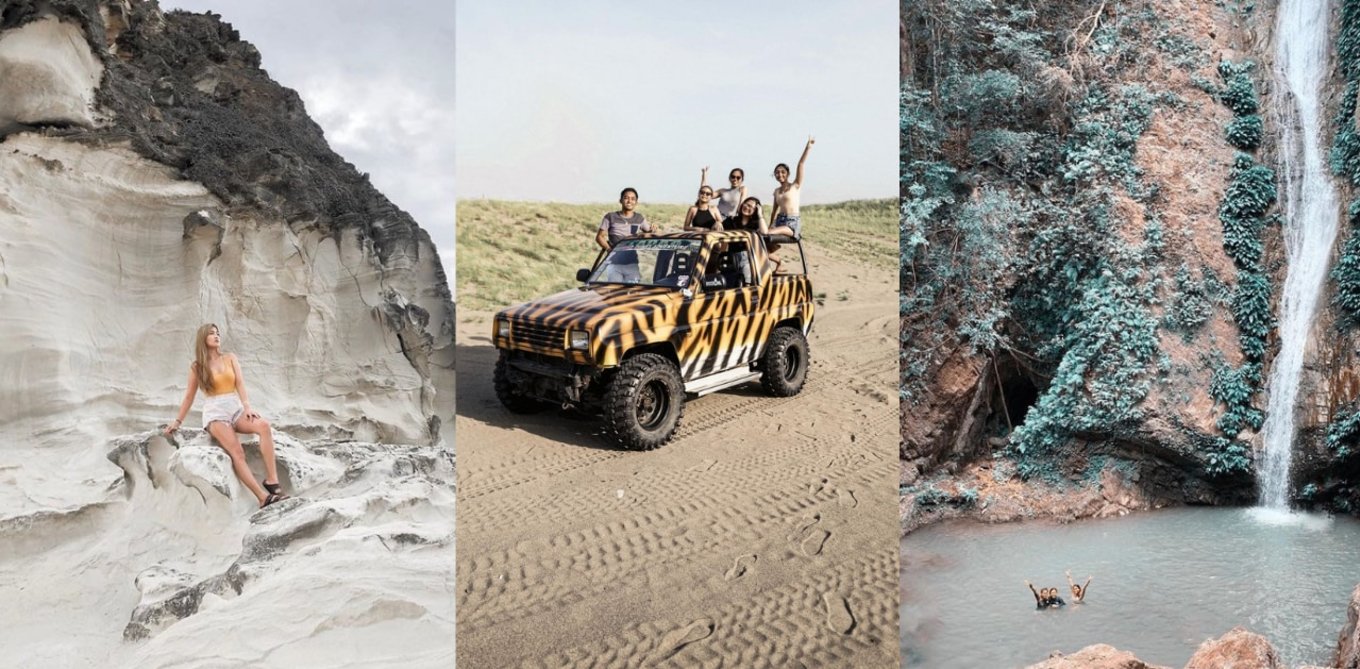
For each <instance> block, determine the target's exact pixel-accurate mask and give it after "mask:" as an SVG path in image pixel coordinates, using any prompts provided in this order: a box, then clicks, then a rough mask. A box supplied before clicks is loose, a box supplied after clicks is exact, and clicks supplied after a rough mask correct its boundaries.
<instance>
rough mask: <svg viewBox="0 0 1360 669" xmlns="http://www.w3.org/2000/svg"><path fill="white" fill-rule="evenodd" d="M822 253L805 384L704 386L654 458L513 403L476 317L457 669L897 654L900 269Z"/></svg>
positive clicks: (851, 659) (463, 330) (775, 661)
mask: <svg viewBox="0 0 1360 669" xmlns="http://www.w3.org/2000/svg"><path fill="white" fill-rule="evenodd" d="M810 258H811V263H812V276H813V283H814V287H815V291H816V292H817V293H825V294H826V296H827V298H826V301H825V304H824V305H822V306H820V307H819V308H818V311H817V315H816V321H815V322H814V325H813V328H812V335H811V338H810V343H811V351H812V359H813V362H812V368H811V370H810V373H809V377H808V384H807V386H806V387H805V388H804V390H803V392H802V393H800V394H799V395H797V396H795V397H791V398H782V399H781V398H771V397H767V396H765V395H763V394H762V392H761V390H760V388H759V384H748V385H745V386H742V387H738V388H734V389H731V390H728V391H724V392H721V393H716V394H713V395H708V396H705V397H703V398H700V399H698V400H693V401H691V402H690V403H689V404H688V405H687V407H686V410H685V415H684V418H683V421H682V424H681V428H680V433H679V435H678V436H677V437H676V439H675V440H674V441H673V442H671V443H670V444H667V445H666V446H664V447H663V448H661V449H659V450H657V451H653V452H649V453H638V452H630V451H622V450H617V449H616V448H614V447H613V446H611V445H610V444H609V443H608V442H606V441H605V439H604V438H603V437H602V436H601V435H599V434H598V431H599V425H598V423H597V422H595V421H594V420H592V419H590V418H586V417H582V416H578V415H576V414H574V413H570V412H563V411H548V412H544V413H542V414H538V415H533V416H515V415H513V414H511V413H509V412H508V411H506V410H505V409H504V408H502V407H501V406H500V404H499V403H498V402H497V401H496V398H495V395H494V393H493V392H492V387H491V372H492V367H493V365H494V363H495V359H496V350H495V348H494V347H493V346H492V345H491V343H490V340H489V337H488V336H487V335H488V333H489V330H490V325H489V323H490V316H491V315H490V314H489V313H464V314H460V316H461V317H460V319H459V326H458V356H457V358H458V359H457V365H458V381H457V382H458V392H457V395H458V420H457V430H458V459H459V462H458V558H457V560H458V565H457V566H458V570H457V575H456V583H457V588H458V606H457V616H458V646H457V649H458V666H460V667H474V668H475V667H496V666H643V665H645V666H700V665H702V666H729V667H730V666H742V667H756V666H773V667H798V666H808V667H828V666H833V667H834V666H854V667H896V666H898V657H897V617H898V616H897V609H898V602H897V597H898V595H897V523H896V520H895V519H896V516H897V512H896V508H897V489H896V485H895V484H896V481H897V466H898V463H897V441H898V439H897V434H896V432H897V430H896V426H897V413H898V412H897V404H898V403H897V397H896V392H895V384H896V378H897V377H896V374H897V280H896V276H895V275H893V273H892V272H891V271H883V270H872V269H869V268H866V267H864V266H861V265H859V264H857V263H852V262H849V261H845V260H842V259H839V258H833V257H819V255H818V254H817V251H816V249H812V250H811V251H810Z"/></svg>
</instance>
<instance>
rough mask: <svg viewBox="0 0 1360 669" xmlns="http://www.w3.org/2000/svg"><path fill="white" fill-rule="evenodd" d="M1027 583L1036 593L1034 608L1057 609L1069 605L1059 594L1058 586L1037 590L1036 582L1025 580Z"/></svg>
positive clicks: (1031, 590) (1030, 589)
mask: <svg viewBox="0 0 1360 669" xmlns="http://www.w3.org/2000/svg"><path fill="white" fill-rule="evenodd" d="M1025 585H1027V586H1029V591H1030V592H1032V593H1034V604H1035V607H1034V608H1037V609H1056V608H1058V607H1061V606H1067V602H1064V601H1063V599H1062V597H1059V596H1058V589H1057V588H1044V589H1043V590H1035V589H1034V584H1033V583H1030V582H1029V581H1025Z"/></svg>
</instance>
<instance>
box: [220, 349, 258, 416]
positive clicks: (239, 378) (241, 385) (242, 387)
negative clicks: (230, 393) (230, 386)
mask: <svg viewBox="0 0 1360 669" xmlns="http://www.w3.org/2000/svg"><path fill="white" fill-rule="evenodd" d="M227 359H228V360H231V371H233V372H236V395H237V396H238V397H240V398H241V407H242V408H244V409H245V414H243V415H244V416H245V417H246V418H259V417H260V414H257V413H255V411H254V410H252V409H251V408H250V398H249V397H247V396H246V377H245V376H244V375H242V374H241V363H240V362H238V361H237V360H236V354H234V353H229V354H227Z"/></svg>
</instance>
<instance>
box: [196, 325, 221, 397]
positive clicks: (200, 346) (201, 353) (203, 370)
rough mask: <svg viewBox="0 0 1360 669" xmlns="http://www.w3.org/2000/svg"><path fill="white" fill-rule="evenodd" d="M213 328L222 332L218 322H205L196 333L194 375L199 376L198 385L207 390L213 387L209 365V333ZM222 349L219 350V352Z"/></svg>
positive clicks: (219, 332)
mask: <svg viewBox="0 0 1360 669" xmlns="http://www.w3.org/2000/svg"><path fill="white" fill-rule="evenodd" d="M213 330H217V331H218V334H219V335H220V334H221V328H219V327H217V324H216V323H204V324H203V325H202V326H200V327H199V328H198V332H196V333H194V376H197V377H198V387H199V388H202V389H203V390H204V392H207V391H208V389H209V388H212V368H211V367H210V366H209V365H208V335H210V334H212V331H213ZM220 352H221V351H220V350H219V353H220Z"/></svg>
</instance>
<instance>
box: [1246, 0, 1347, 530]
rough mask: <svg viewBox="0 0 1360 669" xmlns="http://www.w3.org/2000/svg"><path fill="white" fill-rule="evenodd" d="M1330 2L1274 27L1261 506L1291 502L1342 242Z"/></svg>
mask: <svg viewBox="0 0 1360 669" xmlns="http://www.w3.org/2000/svg"><path fill="white" fill-rule="evenodd" d="M1330 4H1331V3H1330V0H1282V1H1281V3H1280V7H1279V15H1278V18H1277V21H1276V26H1275V28H1276V29H1275V94H1274V95H1272V96H1271V98H1272V104H1273V105H1274V108H1275V112H1276V115H1277V117H1278V118H1279V120H1280V130H1281V141H1280V156H1281V159H1282V162H1283V169H1282V170H1281V173H1282V174H1283V176H1284V179H1283V184H1282V186H1283V188H1282V189H1281V193H1282V197H1281V202H1282V204H1283V208H1284V219H1285V225H1284V237H1285V249H1286V253H1287V254H1288V262H1289V265H1288V269H1287V274H1286V276H1285V281H1284V290H1283V291H1282V292H1281V296H1280V314H1279V328H1280V352H1279V354H1278V355H1277V356H1276V357H1275V363H1274V367H1273V368H1272V369H1271V373H1270V385H1269V389H1270V393H1269V395H1270V400H1269V404H1268V405H1267V407H1266V420H1265V425H1264V426H1262V428H1261V432H1262V441H1263V448H1264V451H1265V453H1264V455H1265V457H1264V463H1263V464H1262V466H1261V472H1260V481H1261V504H1262V505H1264V506H1266V507H1269V508H1275V509H1285V508H1288V506H1289V462H1290V454H1291V451H1292V450H1293V449H1292V447H1293V442H1294V432H1295V427H1294V415H1295V409H1296V408H1297V406H1298V393H1299V376H1300V374H1301V373H1302V372H1303V355H1304V349H1305V348H1306V347H1307V344H1308V333H1309V330H1311V329H1312V326H1313V315H1314V314H1315V313H1316V311H1317V303H1318V298H1319V296H1320V295H1321V293H1322V289H1323V286H1324V283H1325V282H1324V280H1325V279H1326V277H1327V264H1328V261H1329V260H1330V259H1331V253H1332V245H1333V243H1334V242H1335V240H1336V229H1337V219H1338V217H1339V211H1338V208H1337V194H1336V189H1335V188H1334V187H1333V184H1332V179H1331V175H1330V174H1329V173H1328V171H1327V164H1326V160H1325V154H1324V152H1323V149H1322V142H1321V128H1322V123H1323V119H1324V118H1325V116H1324V115H1323V113H1322V105H1321V97H1322V84H1323V82H1324V81H1325V80H1326V79H1327V76H1328V67H1327V66H1328V53H1329V52H1330V50H1331V48H1330V47H1331V40H1330V39H1329V36H1328V34H1327V20H1328V15H1329V13H1330Z"/></svg>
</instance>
